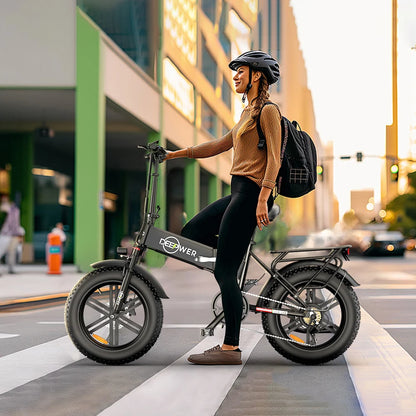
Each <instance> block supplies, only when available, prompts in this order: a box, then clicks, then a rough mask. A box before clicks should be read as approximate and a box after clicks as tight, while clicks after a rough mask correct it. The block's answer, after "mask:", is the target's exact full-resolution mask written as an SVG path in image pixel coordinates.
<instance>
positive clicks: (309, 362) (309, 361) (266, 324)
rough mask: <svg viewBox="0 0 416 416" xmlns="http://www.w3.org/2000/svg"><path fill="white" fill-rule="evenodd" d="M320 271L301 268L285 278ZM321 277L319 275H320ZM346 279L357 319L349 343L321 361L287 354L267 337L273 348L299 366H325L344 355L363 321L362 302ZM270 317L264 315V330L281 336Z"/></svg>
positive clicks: (274, 285)
mask: <svg viewBox="0 0 416 416" xmlns="http://www.w3.org/2000/svg"><path fill="white" fill-rule="evenodd" d="M316 270H318V267H299V268H296V269H292V270H290V271H289V272H288V273H287V274H285V278H289V277H290V276H293V275H295V274H298V273H300V272H304V271H316ZM325 270H326V271H328V272H330V271H329V270H328V269H324V270H323V272H324V271H325ZM318 276H319V275H318ZM334 277H336V278H338V279H339V280H342V276H341V275H340V274H337V275H335V276H334ZM345 282H346V281H345V279H344V282H343V283H342V284H343V285H344V287H345V288H346V290H347V291H348V294H349V296H350V297H351V300H352V302H353V305H354V308H353V309H354V312H355V317H354V322H355V323H354V327H353V329H352V331H351V336H350V338H349V341H348V342H346V343H345V344H344V345H343V347H342V348H341V349H338V350H337V351H336V352H335V353H333V354H330V355H328V356H326V357H324V358H321V359H308V358H302V357H299V356H296V355H293V354H291V353H289V352H287V351H286V350H285V349H283V348H282V347H280V345H279V342H278V341H276V339H275V338H272V337H267V340H268V341H269V343H270V344H271V346H272V347H273V348H274V349H275V350H276V351H277V352H278V353H279V354H280V355H282V356H283V357H285V358H287V359H289V360H291V361H293V362H296V363H299V364H306V365H317V364H324V363H327V362H329V361H332V360H334V359H335V358H337V357H339V356H340V355H342V354H344V352H345V351H347V349H348V348H349V347H350V346H351V344H352V343H353V342H354V340H355V338H356V336H357V333H358V330H359V328H360V320H361V312H360V302H359V300H358V297H357V294H356V293H355V292H354V290H353V289H352V287H351V286H350V285H349V284H348V282H346V283H345ZM279 286H280V285H279V282H278V281H276V282H275V283H274V284H273V286H272V287H271V288H270V290H269V292H268V294H267V295H266V296H267V297H269V298H271V297H272V295H273V293H274V291H275V290H276V289H277V288H278V287H279ZM268 315H269V314H267V313H262V324H263V329H264V332H265V334H272V335H279V334H274V333H273V332H272V329H271V328H270V326H269V322H268V319H267V318H268ZM283 342H287V341H283Z"/></svg>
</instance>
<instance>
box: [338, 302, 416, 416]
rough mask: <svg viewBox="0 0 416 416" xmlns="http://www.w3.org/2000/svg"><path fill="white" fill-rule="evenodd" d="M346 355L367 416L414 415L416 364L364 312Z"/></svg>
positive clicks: (415, 406)
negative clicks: (356, 333) (355, 336)
mask: <svg viewBox="0 0 416 416" xmlns="http://www.w3.org/2000/svg"><path fill="white" fill-rule="evenodd" d="M344 356H345V359H346V361H347V364H348V370H349V373H350V376H351V380H352V382H353V384H354V387H355V390H356V393H357V397H358V400H359V401H360V404H361V409H362V411H363V414H364V415H366V416H379V415H401V416H413V415H414V414H415V409H416V361H415V360H414V359H413V358H412V357H411V356H410V355H409V354H408V353H407V352H406V351H405V350H404V349H403V348H402V347H401V346H400V345H399V344H398V343H397V342H396V341H395V340H394V339H393V338H392V337H391V336H390V335H389V333H388V332H387V331H386V330H385V329H383V328H382V327H381V326H380V325H379V324H378V322H376V321H375V320H374V319H373V318H372V317H371V316H370V315H369V314H368V313H367V312H366V311H365V310H364V309H361V328H360V331H359V332H358V335H357V338H356V340H355V341H354V343H353V344H352V345H351V347H350V348H349V349H348V350H347V351H346V352H345V355H344Z"/></svg>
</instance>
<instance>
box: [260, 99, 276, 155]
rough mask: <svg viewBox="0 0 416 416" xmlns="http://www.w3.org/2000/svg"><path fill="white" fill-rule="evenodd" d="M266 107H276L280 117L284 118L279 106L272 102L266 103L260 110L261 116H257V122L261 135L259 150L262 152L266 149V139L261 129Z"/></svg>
mask: <svg viewBox="0 0 416 416" xmlns="http://www.w3.org/2000/svg"><path fill="white" fill-rule="evenodd" d="M266 105H274V106H275V107H276V108H277V111H278V112H279V114H280V117H282V113H281V112H280V109H279V107H278V106H277V104H275V103H272V102H271V101H267V102H265V103H264V104H263V106H262V107H261V108H260V112H259V115H258V116H257V122H256V127H257V134H258V135H259V143H258V144H257V148H259V149H260V150H263V149H265V148H266V137H265V136H264V133H263V130H262V129H261V125H260V116H261V112H262V110H263V108H264V107H265V106H266Z"/></svg>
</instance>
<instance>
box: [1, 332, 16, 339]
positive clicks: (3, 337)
mask: <svg viewBox="0 0 416 416" xmlns="http://www.w3.org/2000/svg"><path fill="white" fill-rule="evenodd" d="M15 337H20V334H2V333H0V339H6V338H15Z"/></svg>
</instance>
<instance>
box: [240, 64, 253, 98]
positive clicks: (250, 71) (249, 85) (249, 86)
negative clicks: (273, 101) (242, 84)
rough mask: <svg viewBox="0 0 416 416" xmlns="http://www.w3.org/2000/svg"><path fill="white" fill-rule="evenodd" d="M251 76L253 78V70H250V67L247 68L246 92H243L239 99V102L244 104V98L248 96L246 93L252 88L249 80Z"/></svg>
mask: <svg viewBox="0 0 416 416" xmlns="http://www.w3.org/2000/svg"><path fill="white" fill-rule="evenodd" d="M252 76H253V70H252V69H251V66H249V70H248V85H247V88H246V90H245V91H244V94H243V96H242V97H241V101H242V102H243V103H245V102H246V97H247V94H248V92H249V91H250V88H251V87H252V86H253V85H252V84H251V78H252Z"/></svg>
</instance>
